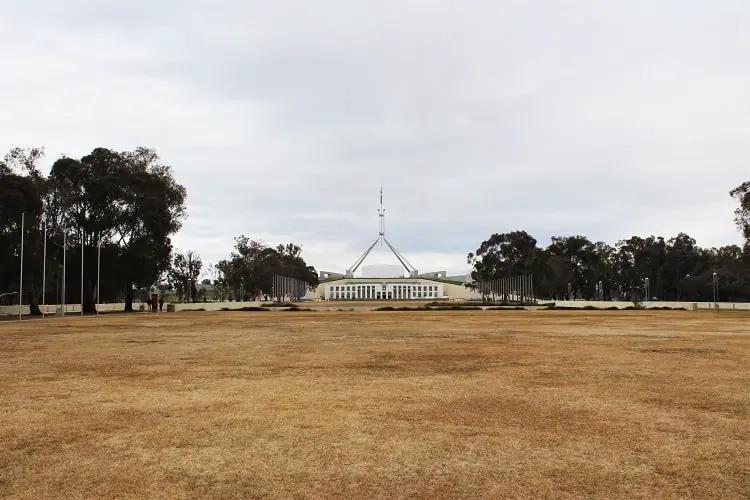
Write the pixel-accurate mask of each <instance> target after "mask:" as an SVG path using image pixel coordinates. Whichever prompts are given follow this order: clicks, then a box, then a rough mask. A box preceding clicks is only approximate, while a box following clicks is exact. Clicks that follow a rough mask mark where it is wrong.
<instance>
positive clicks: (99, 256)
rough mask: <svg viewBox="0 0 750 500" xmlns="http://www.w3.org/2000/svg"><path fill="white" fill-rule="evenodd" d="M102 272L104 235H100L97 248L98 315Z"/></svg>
mask: <svg viewBox="0 0 750 500" xmlns="http://www.w3.org/2000/svg"><path fill="white" fill-rule="evenodd" d="M101 272H102V237H101V236H99V245H97V250H96V315H97V316H99V297H100V296H101V289H100V283H101Z"/></svg>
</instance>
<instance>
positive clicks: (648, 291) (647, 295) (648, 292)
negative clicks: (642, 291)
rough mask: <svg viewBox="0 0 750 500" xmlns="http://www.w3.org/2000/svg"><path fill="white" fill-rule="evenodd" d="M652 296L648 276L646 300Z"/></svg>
mask: <svg viewBox="0 0 750 500" xmlns="http://www.w3.org/2000/svg"><path fill="white" fill-rule="evenodd" d="M650 297H651V290H650V287H649V281H648V278H646V301H648V300H650Z"/></svg>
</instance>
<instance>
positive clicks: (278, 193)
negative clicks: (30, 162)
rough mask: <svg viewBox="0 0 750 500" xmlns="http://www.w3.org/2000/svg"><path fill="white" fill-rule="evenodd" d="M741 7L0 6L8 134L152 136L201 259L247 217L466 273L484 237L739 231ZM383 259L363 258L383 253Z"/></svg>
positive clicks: (748, 49) (706, 237)
mask: <svg viewBox="0 0 750 500" xmlns="http://www.w3.org/2000/svg"><path fill="white" fill-rule="evenodd" d="M748 26H750V2H748V1H747V0H720V1H716V2H710V1H707V0H700V1H698V0H674V1H668V0H640V1H639V0H633V1H628V2H611V1H600V0H596V1H594V0H591V1H586V0H578V1H573V0H570V1H562V0H560V1H554V0H546V1H541V0H538V1H529V0H513V1H502V0H481V1H480V0H474V1H472V0H467V1H463V2H457V1H455V0H450V1H447V0H411V1H409V0H399V1H395V0H394V1H390V0H388V1H385V0H377V1H375V0H373V1H370V0H367V1H365V0H348V1H347V0H315V1H312V0H299V1H290V0H266V1H252V0H244V1H239V0H236V1H226V0H224V1H214V2H211V3H209V2H198V1H176V0H174V1H173V0H168V1H163V0H153V1H151V2H142V1H133V0H131V1H125V0H117V1H103V0H66V1H64V2H62V1H46V2H42V1H34V0H25V1H19V0H0V53H1V54H2V59H0V61H2V66H1V68H2V69H1V70H0V95H1V96H2V98H1V101H0V103H1V104H0V150H3V151H7V150H8V149H10V148H11V147H13V146H44V147H45V148H46V150H47V158H46V161H47V163H48V164H51V163H52V161H54V159H56V158H57V157H59V156H60V155H63V154H66V155H71V156H75V157H80V156H82V155H84V154H86V153H88V152H89V151H91V150H92V149H93V148H94V147H97V146H104V147H109V148H112V149H116V150H132V149H134V148H136V147H138V146H147V147H151V148H154V149H156V150H157V152H158V153H159V154H160V156H161V158H162V160H163V162H164V163H167V164H170V165H172V166H173V167H174V169H175V173H176V177H177V179H178V181H179V182H180V183H182V184H183V185H184V186H185V187H186V188H187V190H188V209H189V213H190V215H189V218H188V219H187V220H186V222H185V224H184V228H183V229H182V231H181V232H180V233H179V234H178V235H177V236H176V237H175V239H174V241H175V245H176V247H177V248H178V249H179V250H184V249H188V248H191V249H195V250H196V251H198V252H199V253H200V254H201V255H202V256H203V258H204V262H206V261H208V262H216V261H217V260H219V259H220V258H223V257H225V256H227V255H228V254H229V252H230V251H231V248H232V245H233V238H234V236H236V235H239V234H241V233H244V234H246V235H248V236H250V237H252V238H258V239H262V240H263V241H265V242H267V243H269V244H273V245H275V244H277V243H280V242H284V243H285V242H288V241H293V242H295V243H297V244H300V245H301V246H302V247H303V256H304V257H305V258H306V260H307V261H308V262H310V263H311V264H313V265H315V266H316V267H317V268H318V269H324V270H331V271H343V270H345V269H346V268H347V267H348V266H349V265H350V264H351V263H352V262H353V261H354V260H355V259H356V258H357V256H358V254H359V253H361V252H362V251H363V250H364V249H365V248H366V247H367V246H368V245H369V244H370V243H371V242H372V241H374V240H375V238H376V237H377V227H378V221H377V206H378V191H379V189H380V186H381V185H382V186H383V188H384V191H385V203H386V213H387V236H388V238H389V240H390V241H391V243H393V244H394V245H395V246H396V247H397V248H398V249H399V250H400V251H401V252H402V253H404V254H405V255H406V257H407V258H408V259H409V260H410V261H411V263H412V264H414V265H415V266H416V267H417V268H418V269H419V270H420V271H431V270H442V269H446V270H448V271H449V272H464V271H465V270H466V264H465V260H466V254H467V253H468V252H470V251H473V250H474V249H476V247H477V246H478V245H479V243H480V242H481V241H482V240H483V239H485V238H487V237H488V236H489V235H490V234H492V233H494V232H506V231H511V230H516V229H525V230H527V231H528V232H530V233H531V234H532V235H533V236H534V237H536V238H537V240H539V242H540V244H547V243H548V241H549V237H550V236H552V235H569V234H584V235H586V236H588V237H589V238H591V239H594V240H603V241H607V242H609V243H611V244H613V243H615V242H616V241H617V240H618V239H621V238H623V237H627V236H630V235H634V234H638V235H648V234H659V235H664V236H671V235H674V234H676V233H678V232H679V231H684V232H687V233H689V234H690V235H692V236H693V237H695V238H696V239H697V240H698V243H699V244H701V245H704V246H714V245H723V244H732V243H739V242H740V241H741V239H740V236H739V234H738V233H737V231H736V230H735V228H734V225H733V223H732V211H733V209H734V207H735V204H734V202H733V200H732V199H731V198H730V197H729V196H728V191H729V190H730V189H732V188H733V187H735V186H737V185H738V184H740V183H741V182H742V181H745V180H750V168H748V165H747V158H748V148H750V119H749V118H750V56H749V54H750V35H749V34H748V33H750V30H748ZM392 262H395V260H394V259H389V258H387V257H385V254H384V253H382V252H381V253H379V254H377V255H375V256H374V257H373V258H372V259H369V260H368V261H367V263H371V264H375V263H392Z"/></svg>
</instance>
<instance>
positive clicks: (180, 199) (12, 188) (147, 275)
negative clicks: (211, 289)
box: [0, 148, 186, 311]
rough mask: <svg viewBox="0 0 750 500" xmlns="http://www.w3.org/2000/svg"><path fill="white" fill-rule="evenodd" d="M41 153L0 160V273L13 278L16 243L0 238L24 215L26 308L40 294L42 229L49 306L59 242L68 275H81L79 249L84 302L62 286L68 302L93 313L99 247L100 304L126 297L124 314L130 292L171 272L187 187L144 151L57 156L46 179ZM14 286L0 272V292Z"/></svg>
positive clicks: (18, 152) (57, 272)
mask: <svg viewBox="0 0 750 500" xmlns="http://www.w3.org/2000/svg"><path fill="white" fill-rule="evenodd" d="M42 154H43V151H42V150H41V149H39V148H36V149H30V150H22V149H19V148H16V149H14V150H11V152H10V153H9V154H8V155H6V157H5V159H4V160H3V161H2V162H0V222H2V228H3V229H2V230H0V231H3V232H0V269H3V270H8V271H10V274H11V275H12V274H15V273H14V272H13V270H12V268H10V267H7V266H6V265H5V264H6V262H5V261H6V260H8V259H9V258H10V260H12V256H13V255H17V254H18V253H17V252H18V250H17V247H18V243H15V244H13V243H12V242H10V241H9V242H8V244H7V245H6V242H4V241H2V240H1V239H2V237H3V236H7V235H8V234H10V233H14V232H15V234H18V226H19V223H20V214H21V213H22V212H23V213H25V214H26V228H27V236H28V237H27V238H25V241H24V261H25V264H24V274H25V279H24V294H30V296H29V300H30V301H31V302H32V309H33V306H34V303H36V302H38V301H39V299H40V298H41V295H42V290H41V289H40V288H41V287H40V286H39V285H40V284H41V281H42V280H41V269H40V266H39V263H40V262H42V249H43V245H44V238H43V230H44V226H45V224H46V226H47V229H48V242H47V271H48V272H47V285H48V286H47V293H48V294H49V295H48V298H49V300H48V302H55V300H56V299H58V298H59V297H57V294H56V291H57V290H58V285H57V284H58V283H59V280H60V277H61V276H60V274H61V273H60V269H61V264H62V258H63V241H65V242H66V243H67V252H66V257H67V266H66V267H67V269H66V274H67V276H68V277H69V276H80V274H81V267H80V265H81V264H80V263H81V252H82V251H83V253H84V255H83V257H84V266H85V267H84V269H83V275H84V290H83V293H84V296H83V297H81V296H80V288H79V287H76V286H68V291H67V297H66V298H67V302H69V303H70V302H83V304H84V310H86V311H92V310H93V303H94V298H95V286H96V274H97V273H96V269H97V255H98V246H99V244H101V269H102V272H101V284H102V289H101V293H100V296H101V298H102V301H115V300H119V299H121V298H122V297H123V296H124V297H125V300H126V304H127V307H126V308H127V309H128V310H132V302H133V298H134V290H136V289H148V287H151V286H152V285H154V284H155V282H156V281H157V279H158V278H159V276H160V275H161V274H162V273H163V272H164V271H166V269H167V268H168V267H169V261H170V253H171V251H172V245H171V240H170V236H171V235H172V234H174V233H175V232H177V231H178V230H179V229H180V227H181V225H182V220H183V219H184V217H185V215H186V211H185V198H186V191H185V188H184V187H182V186H180V185H179V184H177V182H176V181H175V179H174V177H173V174H172V170H171V168H170V167H168V166H165V165H163V164H161V163H160V162H159V158H158V156H157V155H156V153H155V152H154V151H153V150H150V149H146V148H138V149H136V150H135V151H125V152H116V151H112V150H109V149H105V148H97V149H94V150H93V151H92V152H91V153H90V154H88V155H86V156H84V157H82V158H80V159H74V158H69V157H62V158H59V159H58V160H56V161H55V162H54V164H53V165H52V167H51V169H50V171H49V175H47V176H46V177H45V176H44V175H43V173H42V171H41V169H40V168H38V167H37V165H36V164H37V162H38V161H39V160H40V159H41V157H42ZM3 219H7V222H8V223H7V224H6V221H5V220H3ZM26 262H28V266H29V267H28V268H27V267H26V266H27V264H26ZM8 264H10V263H8ZM14 267H15V268H16V269H15V270H16V271H17V270H18V266H17V265H15V266H14ZM27 269H28V271H27ZM17 285H18V284H17V283H15V282H14V280H13V278H12V276H5V275H3V274H2V273H0V289H7V288H11V289H12V288H17Z"/></svg>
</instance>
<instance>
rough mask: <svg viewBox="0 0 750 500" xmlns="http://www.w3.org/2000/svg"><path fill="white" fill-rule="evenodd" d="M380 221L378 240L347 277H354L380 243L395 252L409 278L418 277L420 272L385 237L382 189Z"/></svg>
mask: <svg viewBox="0 0 750 500" xmlns="http://www.w3.org/2000/svg"><path fill="white" fill-rule="evenodd" d="M378 220H379V223H380V225H379V228H378V239H376V240H375V241H374V242H373V243H372V245H370V246H369V247H368V248H367V250H365V252H364V253H363V254H362V255H361V256H360V257H359V258H358V259H357V260H356V261H355V262H354V264H353V265H352V267H350V268H349V269H347V270H346V277H347V278H352V277H354V272H355V271H356V270H357V269H358V268H359V266H361V265H362V262H364V260H365V259H366V258H367V256H368V255H370V252H371V251H372V249H373V248H375V245H377V244H378V242H380V244H381V245H382V244H383V243H385V244H386V245H387V246H388V248H389V249H390V250H391V252H393V255H395V256H396V259H398V261H399V262H400V263H401V265H402V266H404V269H406V272H407V273H409V276H417V275H418V274H419V271H417V270H416V269H415V268H414V266H412V265H411V264H410V263H409V261H408V260H406V257H404V256H403V255H401V253H400V252H399V251H398V250H396V249H395V248H394V246H393V245H391V243H390V242H389V241H388V239H387V238H386V237H385V208H383V188H382V187H381V188H380V207H379V208H378Z"/></svg>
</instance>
